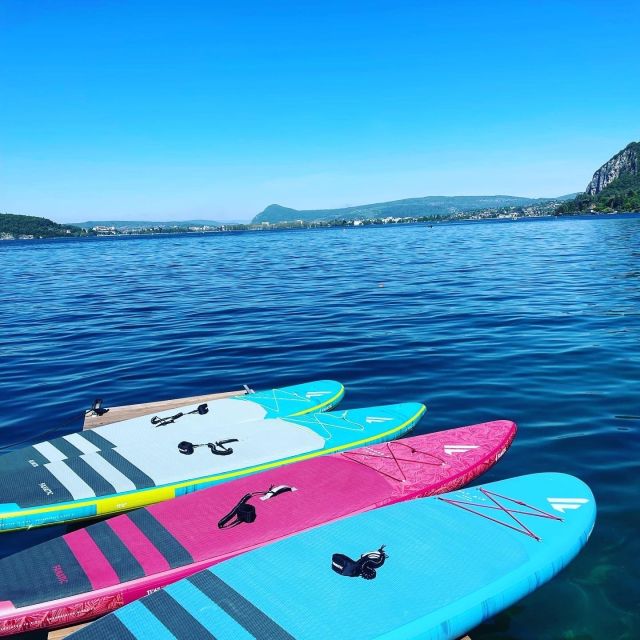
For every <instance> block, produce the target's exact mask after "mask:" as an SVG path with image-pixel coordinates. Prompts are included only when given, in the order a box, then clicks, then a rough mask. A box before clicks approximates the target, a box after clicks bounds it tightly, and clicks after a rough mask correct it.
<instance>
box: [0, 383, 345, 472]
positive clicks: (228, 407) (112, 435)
mask: <svg viewBox="0 0 640 640" xmlns="http://www.w3.org/2000/svg"><path fill="white" fill-rule="evenodd" d="M343 395H344V387H343V385H342V384H341V383H339V382H336V381H335V380H317V381H314V382H307V383H304V384H298V385H293V386H289V387H282V388H277V389H268V390H265V391H258V392H255V393H250V394H242V395H237V396H231V397H228V398H220V399H218V400H210V401H208V402H206V403H200V404H206V405H207V408H208V412H207V413H206V414H205V415H197V414H189V412H191V411H193V410H194V409H197V407H198V406H199V405H198V404H189V405H185V406H183V407H177V408H175V409H170V410H168V411H162V412H160V413H150V414H147V415H142V416H138V417H136V418H131V419H129V420H122V421H120V422H115V423H113V424H108V425H104V426H102V427H97V428H96V429H92V430H88V431H82V432H80V433H71V434H68V435H65V436H62V437H59V438H54V439H53V440H47V441H45V442H40V443H37V444H34V445H31V446H28V447H22V448H20V449H17V450H16V451H13V452H11V453H6V454H4V455H0V469H2V471H3V472H6V473H13V472H14V471H21V470H25V469H32V468H33V467H37V466H42V465H46V464H48V463H54V462H59V461H62V460H68V459H71V458H75V457H78V456H82V455H87V454H92V453H96V452H98V451H102V450H105V449H113V448H116V447H123V446H124V447H126V446H130V445H131V444H132V443H134V444H135V443H139V442H144V441H145V440H146V439H147V438H151V439H153V438H154V434H155V431H156V430H157V427H155V426H154V425H153V424H152V423H151V419H152V418H153V417H154V416H157V417H159V418H168V417H170V416H175V415H176V414H178V413H180V412H182V413H183V414H185V415H183V416H182V417H180V418H178V419H177V420H176V422H175V426H176V427H177V426H178V425H179V426H187V425H196V426H197V428H199V429H203V430H204V429H207V430H210V431H212V432H213V431H215V430H216V429H217V428H220V427H224V426H227V425H230V424H240V423H243V422H254V421H256V420H265V419H268V418H278V417H287V416H297V415H304V414H305V413H309V412H312V411H326V410H328V409H330V408H332V407H334V406H335V405H336V404H337V403H338V402H339V401H340V400H341V399H342V397H343Z"/></svg>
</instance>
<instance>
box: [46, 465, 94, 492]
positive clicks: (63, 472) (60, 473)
mask: <svg viewBox="0 0 640 640" xmlns="http://www.w3.org/2000/svg"><path fill="white" fill-rule="evenodd" d="M44 466H45V467H46V468H47V469H49V471H51V473H52V474H53V475H54V476H55V477H56V478H57V480H58V482H60V484H62V485H63V486H64V487H65V489H67V491H68V492H69V493H70V494H71V495H72V496H73V499H74V500H80V499H81V498H93V497H95V495H96V494H95V492H94V491H93V489H92V488H91V487H90V486H89V485H88V484H87V483H86V482H85V481H84V480H83V479H82V478H81V477H80V476H79V475H78V474H77V473H76V472H75V471H72V470H71V469H70V468H69V467H68V466H67V465H66V464H65V463H64V462H62V461H60V462H49V463H47V464H45V465H44Z"/></svg>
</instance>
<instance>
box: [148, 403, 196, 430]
mask: <svg viewBox="0 0 640 640" xmlns="http://www.w3.org/2000/svg"><path fill="white" fill-rule="evenodd" d="M192 413H197V414H199V415H201V416H203V415H205V414H206V413H209V407H208V406H207V405H206V404H201V405H199V406H198V407H196V408H195V409H194V410H193V411H187V413H183V412H182V411H180V413H176V414H175V415H174V416H167V417H166V418H160V417H159V416H153V418H151V424H152V425H153V426H154V427H164V426H165V425H167V424H172V423H174V422H175V421H176V420H177V419H178V418H182V416H188V415H191V414H192Z"/></svg>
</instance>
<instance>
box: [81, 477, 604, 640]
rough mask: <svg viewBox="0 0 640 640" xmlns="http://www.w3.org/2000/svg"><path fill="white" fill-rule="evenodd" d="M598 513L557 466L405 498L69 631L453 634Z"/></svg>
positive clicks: (230, 638)
mask: <svg viewBox="0 0 640 640" xmlns="http://www.w3.org/2000/svg"><path fill="white" fill-rule="evenodd" d="M595 515H596V507H595V502H594V498H593V495H592V493H591V491H590V490H589V488H588V487H587V486H586V485H585V484H584V483H583V482H581V481H580V480H578V479H576V478H573V477H572V476H567V475H563V474H556V473H543V474H537V475H530V476H522V477H520V478H513V479H511V480H504V481H502V482H494V483H491V484H487V485H485V486H483V487H476V488H473V489H464V490H461V491H455V492H453V493H447V494H444V495H442V496H439V497H432V498H422V499H419V500H412V501H409V502H403V503H400V504H396V505H392V506H388V507H383V508H381V509H375V510H373V511H369V512H368V513H364V514H360V515H357V516H354V517H351V518H346V519H344V520H341V521H339V522H335V523H332V524H329V525H326V526H323V527H318V528H316V529H313V530H311V531H307V532H305V533H302V534H299V535H297V536H294V537H292V538H289V539H287V540H283V541H281V542H277V543H275V544H273V545H269V546H266V547H262V548H260V549H256V550H255V551H251V552H249V553H247V554H244V555H242V556H238V557H236V558H233V559H231V560H228V561H227V562H223V563H221V564H219V565H216V566H215V567H212V568H211V569H205V570H204V571H201V572H199V573H197V574H195V575H193V576H190V577H189V578H186V579H184V580H180V581H179V582H176V583H175V584H172V585H170V586H168V587H166V588H164V589H163V590H161V591H158V592H156V593H154V594H152V595H150V596H148V597H146V598H143V599H142V600H139V601H136V602H134V603H132V604H130V605H127V606H126V607H123V608H122V609H119V610H118V611H116V612H115V613H112V614H109V615H108V616H106V617H105V618H102V619H101V620H98V621H97V622H95V623H93V624H91V625H89V626H88V627H86V628H85V629H81V630H80V631H78V632H76V633H74V634H72V635H71V636H70V638H73V639H74V640H100V639H103V638H104V639H105V640H107V639H109V640H111V639H112V638H118V639H119V640H143V639H149V640H158V639H159V638H162V639H169V638H170V639H172V640H174V639H175V640H187V639H191V638H198V639H199V640H207V639H208V640H211V639H213V638H217V639H224V640H235V639H237V640H241V639H242V640H245V639H246V638H256V639H257V640H275V639H277V640H291V639H292V638H296V639H297V640H325V639H326V638H332V639H335V640H338V639H340V638H345V639H348V638H384V639H385V640H400V639H405V638H421V639H428V640H445V639H454V638H459V637H460V636H462V635H464V634H465V633H466V632H467V631H469V630H470V629H472V628H473V627H475V626H476V625H478V624H479V623H481V622H482V621H483V620H486V619H487V618H489V617H491V616H494V615H495V614H496V613H498V612H499V611H502V610H503V609H504V608H506V607H508V606H509V605H511V604H513V603H514V602H516V601H517V600H519V599H520V598H522V597H523V596H525V595H527V594H528V593H530V592H531V591H533V590H534V589H536V588H537V587H539V586H540V585H541V584H543V583H544V582H546V581H547V580H549V579H550V578H552V577H553V576H554V575H555V574H556V573H557V572H558V571H560V570H561V569H562V568H563V567H564V566H565V565H566V564H567V563H568V562H569V561H570V560H571V559H572V558H573V557H574V556H575V555H576V554H577V553H578V552H579V551H580V549H581V548H582V546H583V545H584V544H585V543H586V541H587V538H588V536H589V534H590V532H591V529H592V527H593V524H594V520H595ZM559 607H560V610H559V611H558V615H562V610H561V605H559Z"/></svg>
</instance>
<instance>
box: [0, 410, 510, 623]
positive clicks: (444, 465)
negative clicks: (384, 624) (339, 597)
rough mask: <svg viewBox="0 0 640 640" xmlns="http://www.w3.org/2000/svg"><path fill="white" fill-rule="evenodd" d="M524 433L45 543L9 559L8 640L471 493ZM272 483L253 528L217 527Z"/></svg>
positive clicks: (0, 581) (247, 487) (483, 431)
mask: <svg viewBox="0 0 640 640" xmlns="http://www.w3.org/2000/svg"><path fill="white" fill-rule="evenodd" d="M515 433H516V425H515V424H514V423H513V422H509V421H506V420H501V421H494V422H488V423H483V424H476V425H471V426H468V427H460V428H458V429H450V430H448V431H441V432H437V433H431V434H426V435H421V436H414V437H411V438H405V439H403V440H399V441H393V442H389V443H385V444H377V445H372V446H369V447H363V448H360V449H354V450H351V451H347V452H344V453H339V454H332V455H328V456H324V457H320V458H313V459H311V460H306V461H302V462H298V463H294V464H292V465H288V466H286V467H280V468H278V469H273V470H270V471H265V472H264V473H262V474H259V475H255V476H251V477H247V478H242V479H239V480H235V481H233V482H229V483H227V484H224V485H220V486H216V487H211V488H209V489H205V490H203V491H200V492H198V493H193V494H190V495H187V496H183V497H181V498H177V499H175V500H171V501H168V502H164V503H160V504H156V505H152V506H150V507H148V508H145V509H139V510H137V511H133V512H130V513H129V514H127V515H120V516H117V517H114V518H112V519H110V520H108V521H107V522H100V523H98V524H95V525H91V526H89V527H87V528H86V529H83V530H79V531H75V532H73V533H69V534H67V535H65V536H62V538H58V539H55V540H53V541H50V542H45V543H42V544H40V545H38V546H36V547H33V548H31V549H27V550H25V551H23V552H21V553H19V554H15V555H13V556H10V557H9V558H5V559H4V560H0V601H1V600H4V601H5V605H4V606H3V605H2V604H0V635H4V634H8V633H16V632H17V631H28V630H33V629H35V628H42V627H46V626H51V625H53V626H55V625H59V624H74V623H77V622H80V621H83V620H86V619H90V618H92V617H95V616H97V615H99V614H100V613H104V612H107V611H110V610H112V609H115V608H117V607H119V606H121V605H122V604H124V603H126V602H131V601H133V600H135V599H137V598H139V597H142V596H144V595H146V593H147V592H148V591H151V590H154V589H157V588H159V587H162V586H165V585H167V584H169V583H170V582H173V581H175V580H177V579H179V578H182V577H184V576H187V575H189V574H192V573H195V572H196V571H198V570H199V569H201V568H203V566H210V565H212V564H214V563H217V562H220V561H222V560H225V559H227V558H230V557H232V556H235V555H238V554H240V553H242V552H245V551H247V550H249V549H253V548H257V547H259V546H262V545H264V544H267V543H270V542H272V541H274V540H278V539H281V538H285V537H287V536H290V535H293V534H295V533H298V532H300V531H303V530H306V529H309V528H312V527H314V526H318V525H321V524H324V523H327V522H331V521H333V520H337V519H339V518H342V517H345V516H348V515H353V514H355V513H359V512H362V511H366V510H369V509H372V508H375V507H378V506H381V505H386V504H392V503H394V502H398V501H401V500H407V499H411V498H415V497H419V496H424V495H434V494H436V493H442V492H445V491H449V490H452V489H455V488H458V487H461V486H463V485H464V484H466V483H467V482H469V481H470V480H471V479H473V478H475V477H476V476H478V475H480V474H481V473H482V472H484V471H485V470H486V469H487V468H489V467H490V466H492V465H493V464H494V463H495V462H496V461H497V460H498V459H499V458H500V457H501V456H502V455H503V454H504V452H505V451H506V450H507V448H508V446H509V445H510V443H511V442H512V440H513V438H514V436H515ZM271 486H274V487H279V486H288V487H291V488H292V489H294V490H293V491H290V492H284V493H282V494H279V495H277V496H273V497H270V498H268V499H266V500H265V499H264V496H261V497H260V496H255V497H253V498H252V500H251V504H253V505H254V506H255V508H256V520H255V521H254V522H252V523H243V524H241V525H237V526H235V527H233V530H229V529H220V528H218V526H217V523H218V522H219V521H220V520H221V519H222V518H223V517H224V516H225V515H226V514H227V513H228V512H229V511H230V510H231V509H232V507H234V506H235V505H236V504H237V503H238V502H239V500H240V499H241V498H242V497H243V496H244V495H247V494H254V493H255V492H257V491H262V492H264V491H267V490H268V489H269V487H271ZM261 498H262V499H261ZM52 563H54V564H53V565H52ZM52 566H54V567H57V570H52ZM3 576H5V577H4V578H3ZM16 576H24V577H23V578H21V579H16ZM61 576H64V581H63V582H62V583H61V582H60V577H61ZM96 602H99V603H100V608H98V607H97V606H96V604H95V603H96ZM52 621H55V622H53V623H52Z"/></svg>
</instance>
